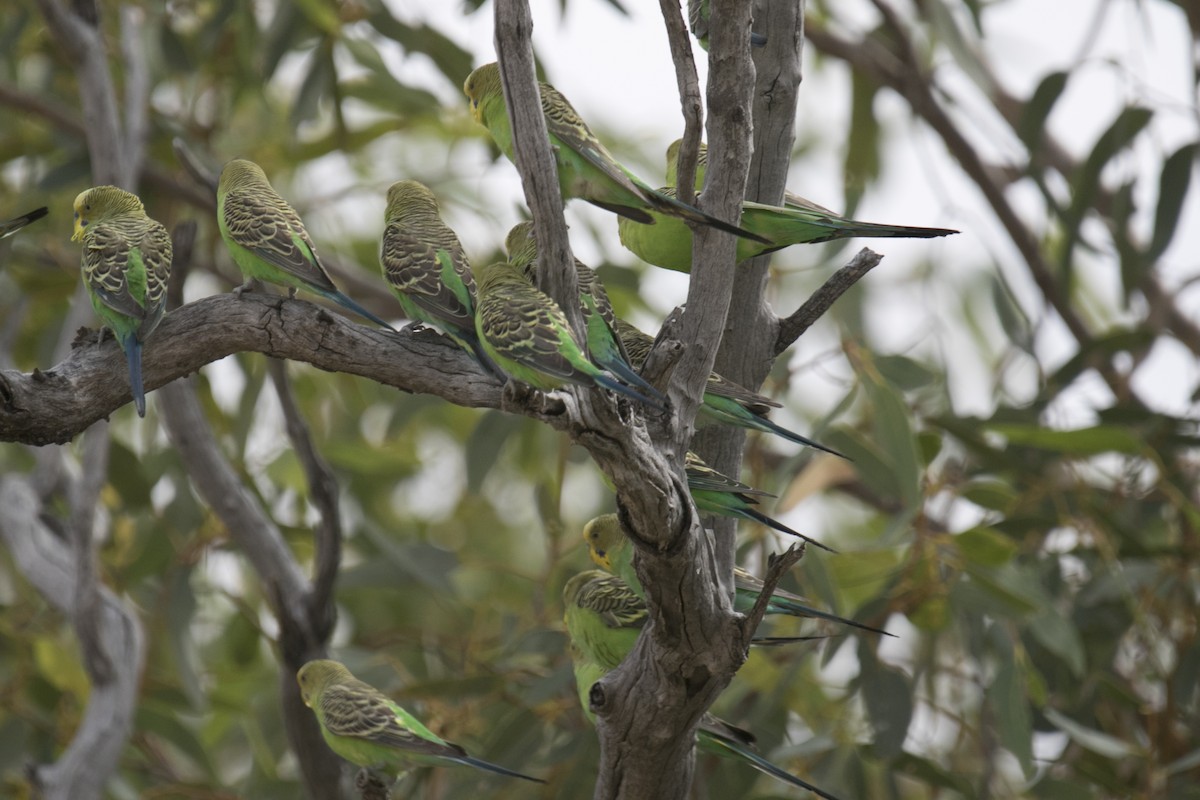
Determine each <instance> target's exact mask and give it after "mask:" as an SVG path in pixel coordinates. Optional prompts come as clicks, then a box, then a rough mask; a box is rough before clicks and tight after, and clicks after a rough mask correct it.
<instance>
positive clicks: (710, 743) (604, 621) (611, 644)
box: [563, 570, 837, 800]
mask: <svg viewBox="0 0 1200 800" xmlns="http://www.w3.org/2000/svg"><path fill="white" fill-rule="evenodd" d="M622 587H623V588H622ZM563 607H564V612H563V621H564V622H565V623H566V626H567V635H568V637H569V638H570V645H569V649H570V653H571V662H572V666H573V667H574V672H575V687H576V691H577V692H578V694H579V703H580V705H581V706H582V707H583V713H584V715H585V716H586V717H587V719H588V721H589V722H591V723H593V724H595V722H596V716H595V713H594V712H593V711H592V703H591V695H592V687H593V686H594V685H595V683H596V682H597V681H599V680H600V679H601V678H603V677H604V676H605V675H607V674H608V673H609V672H611V671H612V670H613V669H615V668H616V667H617V665H618V664H620V663H621V662H622V661H623V660H624V659H625V656H627V655H629V652H630V651H631V650H632V649H633V644H634V642H636V641H637V637H638V633H639V632H640V629H641V627H642V626H643V625H644V624H645V619H646V616H647V610H646V607H645V604H644V603H643V602H642V601H641V599H640V598H639V597H637V595H635V594H633V592H632V591H631V590H630V589H629V587H628V586H625V584H624V581H621V579H620V578H617V577H616V576H613V575H606V574H605V573H603V572H600V571H599V570H588V571H586V572H581V573H579V574H578V575H575V576H573V577H572V578H571V580H569V581H567V585H566V586H565V587H564V588H563ZM696 738H697V746H698V747H699V748H700V749H701V750H703V751H705V752H708V753H712V754H714V755H718V756H722V757H725V758H730V759H733V760H735V761H740V762H742V763H743V764H746V765H748V766H750V767H753V768H754V769H756V770H758V771H760V772H763V773H765V774H767V775H770V776H771V777H773V778H776V779H778V780H781V781H783V782H785V783H789V784H791V785H793V786H799V787H801V788H802V789H807V790H809V791H810V792H813V793H814V794H816V795H817V796H818V797H823V798H826V800H837V798H836V797H834V796H833V795H831V794H828V793H827V792H825V791H823V790H821V789H818V788H817V787H816V786H813V785H812V784H811V783H809V782H808V781H805V780H803V779H802V778H798V777H796V776H795V775H792V774H791V773H790V772H788V771H787V770H785V769H783V768H782V767H779V766H777V765H775V764H773V763H771V762H770V761H768V760H767V759H765V758H763V757H762V756H761V755H760V754H759V753H757V752H755V750H754V741H755V739H754V735H753V734H751V733H750V732H749V731H745V730H742V729H741V728H738V727H737V726H735V725H731V724H729V723H728V722H725V721H724V720H722V719H719V718H717V717H716V716H714V715H712V714H709V713H706V714H705V715H704V716H703V717H702V718H701V720H700V727H699V729H698V730H697V731H696Z"/></svg>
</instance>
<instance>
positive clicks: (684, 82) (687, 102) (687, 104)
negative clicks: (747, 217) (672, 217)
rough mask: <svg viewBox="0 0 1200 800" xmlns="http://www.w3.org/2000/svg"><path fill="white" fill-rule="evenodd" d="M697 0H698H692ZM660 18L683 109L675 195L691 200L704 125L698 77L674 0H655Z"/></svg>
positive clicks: (681, 108) (684, 26) (693, 195)
mask: <svg viewBox="0 0 1200 800" xmlns="http://www.w3.org/2000/svg"><path fill="white" fill-rule="evenodd" d="M692 1H693V2H699V0H692ZM658 5H659V8H660V9H661V10H662V15H663V22H664V23H665V24H666V27H667V43H668V44H669V46H670V48H671V60H672V61H673V62H674V63H675V83H676V85H677V86H678V88H679V106H680V110H681V111H682V112H683V141H682V143H681V144H680V146H679V155H678V166H677V168H676V169H677V173H676V179H675V192H676V196H677V197H678V198H679V199H680V200H682V201H683V202H685V203H692V202H694V201H695V198H696V192H695V190H694V188H693V187H694V186H695V185H696V159H697V156H698V155H699V152H700V135H701V132H702V130H703V128H704V101H703V99H702V98H701V97H700V78H699V76H698V75H697V74H696V62H695V60H694V59H693V58H692V44H691V41H690V40H689V39H688V30H687V25H686V24H685V23H684V21H683V16H682V14H680V12H679V2H678V0H659V3H658Z"/></svg>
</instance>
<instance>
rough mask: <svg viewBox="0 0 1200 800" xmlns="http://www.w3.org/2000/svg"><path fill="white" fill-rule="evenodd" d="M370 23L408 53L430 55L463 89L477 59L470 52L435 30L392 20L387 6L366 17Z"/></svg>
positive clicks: (450, 79) (444, 73)
mask: <svg viewBox="0 0 1200 800" xmlns="http://www.w3.org/2000/svg"><path fill="white" fill-rule="evenodd" d="M367 22H369V23H370V24H371V26H372V27H373V28H375V30H377V31H379V33H381V34H382V35H384V36H386V37H387V38H389V39H391V40H392V41H394V42H398V43H399V44H400V45H401V46H402V47H403V48H404V49H405V50H406V51H408V52H410V53H424V54H425V55H427V56H429V58H430V59H432V60H433V63H434V64H436V65H437V68H438V69H439V70H441V72H442V74H443V75H445V76H446V78H447V79H448V80H449V81H450V82H451V83H453V84H454V85H455V86H461V85H462V82H463V81H465V80H466V79H467V75H468V74H470V72H471V64H472V63H473V62H474V57H473V56H472V55H471V53H470V51H468V50H465V49H463V48H461V47H459V46H458V45H457V44H455V43H454V42H453V41H451V40H450V39H449V38H447V37H446V36H445V35H444V34H442V33H441V32H440V31H438V30H435V29H434V28H430V27H429V26H427V25H417V26H415V27H414V26H411V25H407V24H405V23H403V22H401V21H400V20H398V19H396V18H395V17H393V16H392V14H391V12H389V11H388V10H387V7H386V5H384V4H381V5H380V7H379V9H378V10H377V11H376V12H375V13H373V14H371V16H369V17H367Z"/></svg>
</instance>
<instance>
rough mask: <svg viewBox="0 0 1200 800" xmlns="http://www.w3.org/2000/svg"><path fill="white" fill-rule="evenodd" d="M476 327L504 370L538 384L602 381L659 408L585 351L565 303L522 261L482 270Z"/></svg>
mask: <svg viewBox="0 0 1200 800" xmlns="http://www.w3.org/2000/svg"><path fill="white" fill-rule="evenodd" d="M478 286H479V295H478V301H479V304H478V307H477V308H476V310H475V325H476V331H477V332H478V334H479V340H480V342H482V344H483V349H484V350H485V351H486V352H487V354H488V356H489V357H491V359H492V361H494V362H495V363H496V364H497V365H498V366H499V367H500V368H501V369H502V370H504V372H506V373H507V374H508V375H509V376H510V377H512V378H515V379H516V380H518V381H521V382H523V383H527V384H529V385H530V386H532V387H534V388H535V389H541V390H543V391H549V390H552V389H558V388H560V387H561V386H562V385H563V384H566V383H574V384H578V385H581V386H591V385H595V386H603V387H604V388H606V389H611V390H613V391H614V392H619V393H621V394H624V395H626V396H628V397H632V398H634V399H635V400H639V401H641V402H643V403H645V404H647V405H649V406H652V407H654V408H659V409H662V408H663V405H662V403H660V402H659V401H658V400H655V399H654V398H653V397H648V396H647V395H645V394H643V393H642V392H639V391H638V390H636V389H633V388H632V387H629V386H626V385H625V384H623V383H621V382H620V381H618V380H616V379H615V378H613V377H612V376H611V375H609V374H608V373H607V372H605V371H603V370H602V369H600V368H599V367H597V366H596V365H595V364H593V363H592V362H591V361H589V360H588V357H587V356H586V355H584V353H583V350H582V348H581V347H580V346H579V343H578V342H577V341H576V340H575V337H574V336H573V335H572V333H571V326H570V324H569V323H568V322H567V318H566V316H564V315H563V312H562V309H561V308H559V307H558V304H557V303H555V302H554V300H553V299H551V298H550V297H549V296H548V295H546V294H545V293H544V292H541V291H539V290H538V289H537V288H536V287H535V286H534V285H533V284H531V283H530V282H529V281H528V280H526V278H525V275H524V274H523V273H522V272H521V269H520V267H517V266H515V265H513V264H510V263H508V262H507V261H499V262H497V263H495V264H489V265H488V266H486V267H484V268H483V269H482V270H480V272H479V275H478Z"/></svg>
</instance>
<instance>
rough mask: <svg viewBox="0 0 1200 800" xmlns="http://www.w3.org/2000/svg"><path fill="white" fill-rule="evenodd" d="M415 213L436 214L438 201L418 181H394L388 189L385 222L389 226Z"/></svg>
mask: <svg viewBox="0 0 1200 800" xmlns="http://www.w3.org/2000/svg"><path fill="white" fill-rule="evenodd" d="M416 212H426V213H428V212H432V213H433V214H434V215H435V216H436V215H437V213H438V201H437V197H435V196H434V194H433V192H432V191H430V189H429V187H428V186H426V185H425V184H423V183H421V182H420V181H396V182H395V183H393V184H392V185H391V186H389V187H388V193H387V212H386V214H385V217H386V221H387V222H388V223H389V224H390V223H392V222H396V221H398V220H400V219H403V218H404V217H406V216H409V215H411V214H414V213H416Z"/></svg>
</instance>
